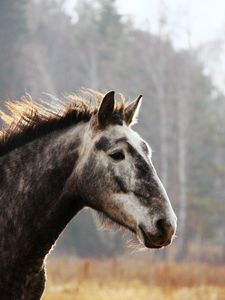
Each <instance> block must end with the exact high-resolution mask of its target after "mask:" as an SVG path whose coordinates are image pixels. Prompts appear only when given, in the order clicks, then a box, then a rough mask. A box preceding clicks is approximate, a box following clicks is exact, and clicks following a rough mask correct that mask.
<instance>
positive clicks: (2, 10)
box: [0, 0, 28, 99]
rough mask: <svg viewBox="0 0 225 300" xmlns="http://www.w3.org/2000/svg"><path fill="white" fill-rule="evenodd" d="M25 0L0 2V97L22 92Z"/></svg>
mask: <svg viewBox="0 0 225 300" xmlns="http://www.w3.org/2000/svg"><path fill="white" fill-rule="evenodd" d="M27 3H28V2H27V0H20V1H7V0H2V1H1V3H0V6H1V7H0V70H1V72H0V93H1V99H4V98H7V97H15V96H20V95H22V94H24V90H25V84H24V68H23V65H22V64H21V57H22V56H23V45H24V43H25V39H26V35H27V32H28V29H27V15H26V13H27V10H26V9H27Z"/></svg>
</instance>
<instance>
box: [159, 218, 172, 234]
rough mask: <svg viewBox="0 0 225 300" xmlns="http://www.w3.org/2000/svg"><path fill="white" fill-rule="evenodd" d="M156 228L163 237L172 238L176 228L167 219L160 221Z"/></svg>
mask: <svg viewBox="0 0 225 300" xmlns="http://www.w3.org/2000/svg"><path fill="white" fill-rule="evenodd" d="M156 228H157V229H158V230H159V231H160V233H161V234H162V235H166V236H168V237H169V236H172V235H173V233H174V228H173V226H172V225H171V223H169V222H168V221H167V220H166V219H159V220H158V221H157V222H156Z"/></svg>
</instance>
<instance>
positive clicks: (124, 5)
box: [117, 0, 225, 48]
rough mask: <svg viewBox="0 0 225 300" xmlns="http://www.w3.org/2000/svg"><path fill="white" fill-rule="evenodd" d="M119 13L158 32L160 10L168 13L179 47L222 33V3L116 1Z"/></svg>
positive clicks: (224, 15)
mask: <svg viewBox="0 0 225 300" xmlns="http://www.w3.org/2000/svg"><path fill="white" fill-rule="evenodd" d="M117 3H118V7H119V10H120V12H121V13H123V14H129V15H131V16H132V17H133V18H134V20H135V24H136V25H137V26H140V27H146V28H147V26H149V27H150V29H151V30H152V31H153V32H154V31H156V32H157V30H158V25H157V24H158V19H159V15H160V11H162V10H165V11H166V12H167V13H166V14H167V18H168V23H169V31H170V33H171V36H172V38H173V40H174V43H175V44H176V45H177V46H178V47H182V48H183V47H187V46H189V43H191V44H192V46H197V45H199V44H202V43H205V42H206V41H208V40H211V39H216V38H217V37H218V36H220V35H221V32H225V1H224V0H167V1H166V0H164V1H163V0H162V1H160V0H136V1H135V0H134V1H124V0H117Z"/></svg>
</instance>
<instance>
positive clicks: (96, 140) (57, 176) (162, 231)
mask: <svg viewBox="0 0 225 300" xmlns="http://www.w3.org/2000/svg"><path fill="white" fill-rule="evenodd" d="M92 94H94V97H95V98H96V99H97V101H96V103H95V104H93V103H91V102H90V101H89V102H88V96H86V98H85V97H83V98H77V97H76V96H74V97H73V98H71V99H70V103H67V104H64V105H63V107H61V108H60V109H57V110H56V109H53V108H49V107H47V106H46V105H45V104H43V103H36V102H33V101H32V99H28V98H29V97H28V98H27V97H25V99H23V101H14V102H13V101H8V102H7V103H6V107H7V109H8V111H6V110H4V111H3V110H1V117H2V119H3V120H4V121H5V125H6V128H4V129H3V130H2V132H1V135H0V299H4V300H6V299H7V300H37V299H40V298H41V295H42V294H43V291H44V288H45V281H46V277H45V257H46V255H47V254H48V253H49V251H50V250H51V248H52V247H53V245H54V244H55V242H56V240H57V239H58V237H59V235H60V234H61V232H62V231H63V229H64V228H65V227H66V225H67V224H68V223H69V222H70V220H71V219H72V218H73V217H74V216H75V215H76V214H77V213H78V212H79V211H80V210H82V209H83V208H85V207H89V208H92V209H94V210H95V211H97V212H99V213H101V214H103V215H104V216H105V217H106V218H108V219H110V220H111V221H112V222H114V223H116V224H118V225H120V226H121V227H122V228H125V229H127V230H128V231H130V232H132V233H134V235H135V236H136V237H137V238H138V240H139V242H140V243H141V244H143V245H144V246H145V247H147V248H161V247H165V246H167V245H169V244H170V243H171V241H172V239H173V237H174V233H175V231H176V222H177V219H176V215H175V213H174V211H173V208H172V206H171V204H170V201H169V198H168V195H167V193H166V191H165V189H164V187H163V185H162V183H161V181H160V179H159V177H158V175H157V173H156V170H155V168H154V166H153V164H152V159H151V156H152V151H151V148H150V146H149V145H148V143H147V142H146V141H144V140H143V139H142V138H141V137H140V135H139V134H138V133H136V132H135V131H134V130H133V129H132V128H131V126H132V125H133V124H134V123H135V121H136V120H137V116H138V112H139V109H140V106H141V100H142V96H139V97H138V98H137V99H136V100H134V101H131V102H126V101H125V99H122V100H121V101H116V100H115V93H114V91H110V92H108V93H106V94H105V95H103V94H101V93H99V92H96V93H95V92H92Z"/></svg>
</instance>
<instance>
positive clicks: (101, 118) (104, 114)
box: [98, 91, 115, 127]
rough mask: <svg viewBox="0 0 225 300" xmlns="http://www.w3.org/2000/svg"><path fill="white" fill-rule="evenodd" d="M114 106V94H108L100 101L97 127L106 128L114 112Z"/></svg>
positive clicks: (112, 92)
mask: <svg viewBox="0 0 225 300" xmlns="http://www.w3.org/2000/svg"><path fill="white" fill-rule="evenodd" d="M114 106H115V92H114V91H111V92H108V93H107V94H106V95H105V96H104V97H103V99H102V102H101V104H100V107H99V109H98V125H99V126H100V127H105V126H107V125H108V124H109V123H110V121H111V117H112V114H113V111H114Z"/></svg>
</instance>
